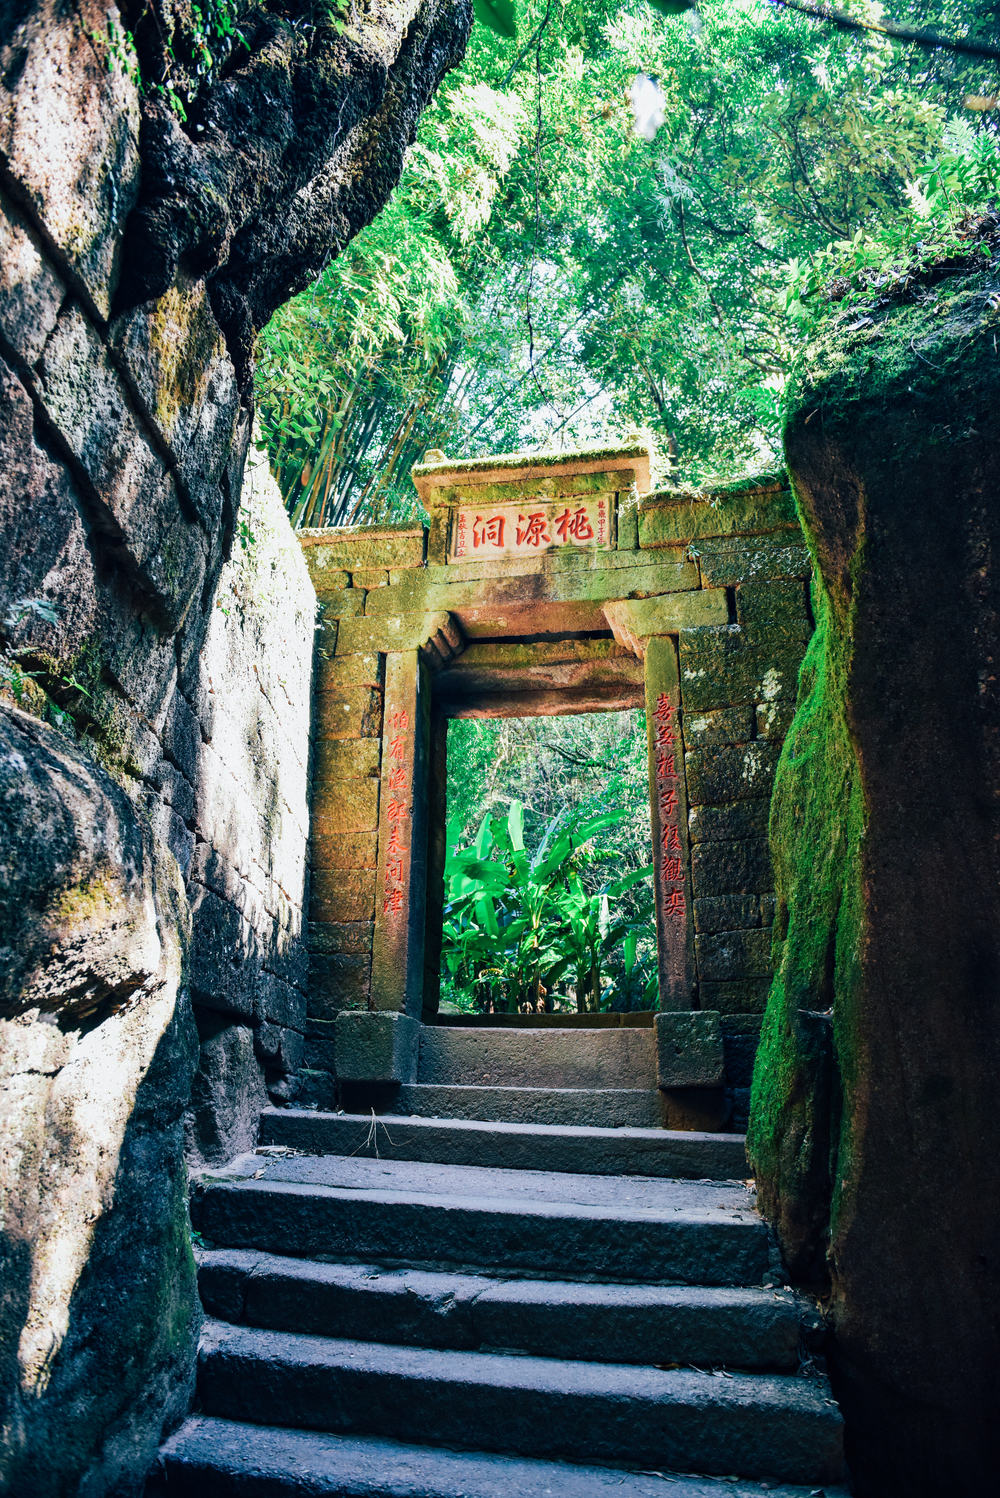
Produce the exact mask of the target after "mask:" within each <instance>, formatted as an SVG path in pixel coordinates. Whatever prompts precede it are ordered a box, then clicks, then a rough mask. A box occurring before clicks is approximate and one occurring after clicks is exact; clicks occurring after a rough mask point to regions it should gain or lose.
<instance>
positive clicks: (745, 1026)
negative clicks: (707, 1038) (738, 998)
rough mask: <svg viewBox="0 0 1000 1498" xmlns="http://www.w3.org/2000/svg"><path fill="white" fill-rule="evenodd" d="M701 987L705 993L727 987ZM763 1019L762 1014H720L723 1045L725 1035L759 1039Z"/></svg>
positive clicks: (717, 985) (721, 985) (752, 980)
mask: <svg viewBox="0 0 1000 1498" xmlns="http://www.w3.org/2000/svg"><path fill="white" fill-rule="evenodd" d="M757 981H758V980H757V979H755V978H754V979H751V980H750V982H751V984H754V983H756V982H757ZM703 986H704V988H705V990H706V991H708V990H710V989H713V988H716V987H720V988H726V987H728V985H727V984H725V983H722V984H714V983H706V984H704V985H703ZM766 996H767V992H766V990H765V998H766ZM763 1019H764V1016H763V1013H756V1014H734V1013H733V1012H732V1011H731V1010H730V1011H729V1012H728V1013H726V1012H725V1011H722V1012H720V1015H719V1025H720V1028H721V1030H722V1037H723V1043H725V1038H726V1036H727V1035H755V1036H756V1037H757V1038H758V1039H759V1038H760V1027H761V1024H762V1023H763Z"/></svg>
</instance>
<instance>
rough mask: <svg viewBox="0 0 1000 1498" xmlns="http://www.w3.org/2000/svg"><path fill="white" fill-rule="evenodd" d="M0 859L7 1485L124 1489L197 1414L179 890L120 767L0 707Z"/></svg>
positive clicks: (26, 1489) (1, 1468) (2, 1453)
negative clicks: (167, 1425) (192, 1409)
mask: <svg viewBox="0 0 1000 1498" xmlns="http://www.w3.org/2000/svg"><path fill="white" fill-rule="evenodd" d="M0 850H2V851H0V858H2V894H0V933H2V934H0V1015H2V1018H0V1032H2V1034H0V1095H2V1106H0V1134H2V1145H0V1214H2V1223H3V1231H2V1235H0V1285H2V1287H3V1288H2V1302H0V1316H2V1323H0V1324H2V1336H0V1406H2V1410H3V1439H2V1444H0V1486H2V1487H3V1489H4V1491H5V1492H7V1493H16V1494H20V1493H36V1494H46V1495H47V1494H57V1493H62V1492H66V1491H69V1490H72V1491H77V1483H78V1482H80V1481H81V1479H83V1478H84V1476H85V1475H86V1479H87V1482H88V1483H89V1485H90V1486H89V1487H88V1489H87V1490H88V1491H94V1492H104V1491H127V1486H126V1487H125V1488H122V1487H121V1486H120V1484H121V1482H122V1479H123V1477H124V1478H125V1479H126V1480H127V1479H128V1477H129V1476H131V1477H132V1479H133V1482H134V1480H135V1477H136V1476H137V1475H138V1474H140V1473H141V1472H142V1471H143V1470H144V1469H145V1467H146V1466H148V1464H149V1462H150V1461H151V1460H152V1457H153V1455H154V1454H155V1451H156V1445H157V1442H158V1439H159V1436H160V1432H161V1429H162V1427H163V1424H164V1422H165V1420H166V1421H170V1420H172V1419H177V1418H179V1417H180V1416H181V1415H183V1414H184V1413H185V1410H186V1407H187V1403H188V1400H189V1397H190V1393H191V1388H192V1384H193V1369H192V1357H193V1352H194V1345H195V1341H196V1339H197V1333H198V1326H199V1322H200V1317H199V1313H198V1311H197V1301H196V1296H195V1271H194V1262H193V1259H192V1255H191V1244H190V1237H189V1227H188V1214H187V1202H186V1181H185V1173H184V1166H183V1160H182V1153H181V1146H182V1141H183V1123H184V1110H185V1107H186V1105H187V1100H188V1093H189V1090H190V1085H191V1077H192V1073H193V1071H194V1067H195V1064H196V1060H197V1055H198V1039H197V1035H196V1033H195V1028H194V1024H193V1021H192V1018H191V1009H190V1004H189V1002H188V996H187V992H186V988H185V980H186V970H187V965H188V948H189V941H190V918H189V914H188V902H187V897H186V895H185V892H184V886H183V882H182V880H181V877H180V873H179V870H178V868H177V864H176V861H175V860H174V859H173V857H172V856H171V855H170V854H169V853H168V852H167V851H166V850H165V849H163V848H162V845H161V844H160V843H159V842H158V840H157V838H156V837H155V835H154V833H153V829H152V827H151V825H150V823H149V820H148V818H147V817H145V816H144V815H143V813H142V812H141V811H139V810H138V809H137V808H136V807H135V805H134V804H133V803H132V802H131V801H130V800H129V798H128V797H127V796H126V795H125V794H124V792H123V791H122V790H121V789H120V787H119V786H117V785H116V784H115V783H114V781H113V780H112V779H111V778H110V776H109V775H108V774H107V773H106V772H105V771H104V770H102V769H101V768H100V766H98V765H96V764H95V763H94V761H93V760H92V759H91V758H90V757H89V756H88V755H87V754H85V753H84V752H83V751H82V750H80V749H79V748H78V747H76V746H75V745H73V744H71V743H70V742H69V740H68V738H67V737H66V735H65V734H63V733H60V732H58V731H57V730H55V729H53V728H50V727H48V726H47V725H44V724H41V723H38V722H37V721H36V720H35V719H33V718H30V717H28V716H27V715H26V714H23V713H20V712H18V711H16V710H11V709H9V708H6V707H4V706H2V705H0ZM74 1409H78V1410H85V1411H86V1412H87V1417H86V1418H85V1419H83V1418H77V1419H75V1420H74V1419H72V1418H67V1411H72V1410H74Z"/></svg>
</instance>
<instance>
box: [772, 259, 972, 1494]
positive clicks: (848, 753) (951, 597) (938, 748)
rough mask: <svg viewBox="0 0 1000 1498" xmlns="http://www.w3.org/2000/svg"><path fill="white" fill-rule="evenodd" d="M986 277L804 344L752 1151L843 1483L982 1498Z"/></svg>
mask: <svg viewBox="0 0 1000 1498" xmlns="http://www.w3.org/2000/svg"><path fill="white" fill-rule="evenodd" d="M997 305H1000V300H998V284H997V278H996V276H995V275H992V274H991V273H989V272H983V273H981V274H977V275H967V276H962V277H957V278H955V277H953V278H951V279H946V280H944V281H941V282H939V283H938V284H937V285H936V286H934V287H933V289H931V288H929V287H926V286H925V287H918V288H917V291H916V293H915V294H914V293H911V294H910V295H909V296H907V297H906V298H905V299H904V298H901V299H899V300H897V301H895V302H894V303H891V304H889V305H887V306H884V307H882V308H880V309H878V310H875V311H874V312H872V313H871V316H870V317H869V318H868V319H864V320H858V321H856V323H855V324H854V326H853V327H852V328H851V329H850V330H844V329H843V328H841V329H834V331H833V332H831V333H828V334H826V335H825V336H823V337H822V338H820V339H819V340H818V341H817V342H816V343H815V344H814V345H813V347H812V348H810V349H809V351H808V353H807V355H806V357H805V358H804V361H803V364H802V367H801V369H800V373H799V379H798V384H797V387H796V388H795V391H794V394H793V397H792V409H791V415H790V418H789V422H788V427H787V432H786V450H787V454H788V461H789V466H790V470H791V474H792V479H793V483H794V487H795V492H796V497H797V500H798V505H799V512H800V515H801V519H802V524H803V527H804V530H805V533H806V536H807V538H808V540H809V544H810V548H811V550H812V553H813V558H814V562H815V568H816V583H815V585H814V608H815V613H816V621H817V629H816V633H815V635H814V636H813V640H812V643H811V644H810V647H809V652H808V655H807V657H806V660H805V662H804V664H803V668H802V675H801V680H800V690H799V700H798V710H797V713H796V717H795V720H794V723H793V725H792V728H791V730H790V732H789V735H788V738H787V739H786V741H785V746H784V749H783V751H782V755H781V761H780V764H779V767H778V774H777V781H776V786H775V793H774V801H773V804H772V810H771V850H772V856H773V859H774V867H775V875H776V881H777V892H778V910H777V915H776V919H775V927H774V931H775V947H774V959H775V969H776V977H775V980H774V985H773V988H772V990H771V995H770V1001H769V1005H768V1011H767V1017H766V1020H765V1025H764V1032H763V1037H762V1043H761V1049H760V1053H759V1056H758V1061H757V1068H756V1074H755V1079H754V1096H753V1108H752V1120H751V1128H750V1141H749V1145H750V1154H751V1158H752V1161H753V1164H754V1169H755V1173H756V1176H757V1180H758V1188H759V1199H760V1202H761V1205H762V1207H763V1209H764V1211H765V1213H766V1214H767V1216H768V1217H769V1218H770V1219H771V1221H772V1222H773V1223H774V1224H775V1226H776V1228H777V1231H778V1234H779V1237H780V1239H781V1242H782V1245H783V1248H784V1250H785V1254H786V1257H787V1259H788V1261H789V1263H790V1265H791V1267H792V1268H793V1270H794V1271H795V1273H796V1274H797V1275H798V1277H799V1278H800V1279H803V1280H806V1281H811V1282H812V1283H813V1284H814V1285H815V1286H816V1287H817V1288H818V1289H820V1290H821V1291H822V1292H824V1293H825V1292H826V1291H829V1295H830V1300H829V1322H830V1326H831V1330H832V1340H831V1351H832V1358H833V1376H834V1386H835V1389H836V1392H837V1394H838V1397H839V1398H840V1399H841V1400H842V1401H843V1406H844V1410H845V1414H846V1417H847V1430H848V1439H849V1457H850V1461H851V1464H852V1470H853V1472H854V1475H855V1479H856V1491H857V1492H858V1493H859V1494H861V1495H871V1498H876V1495H877V1498H894V1495H903V1494H905V1495H906V1498H925V1495H926V1498H931V1495H935V1498H936V1495H939V1494H941V1493H948V1494H954V1495H956V1498H966V1495H969V1498H971V1495H974V1494H975V1495H978V1494H981V1493H984V1492H987V1491H989V1490H990V1488H991V1487H992V1486H993V1484H994V1482H995V1481H996V1477H995V1446H996V1442H995V1435H994V1432H995V1428H996V1411H997V1407H998V1401H1000V1323H998V1318H997V1311H996V1307H997V1303H998V1299H1000V1254H998V1250H997V1245H998V1243H1000V1188H998V1185H997V1179H998V1173H997V1159H998V1157H1000V1110H998V1109H997V1105H996V1095H997V1078H998V1076H1000V689H998V679H1000V670H998V666H1000V571H998V569H997V557H998V556H1000V464H998V462H997V453H998V451H1000V360H998V359H997V353H996V317H995V314H994V311H993V308H994V307H995V306H997Z"/></svg>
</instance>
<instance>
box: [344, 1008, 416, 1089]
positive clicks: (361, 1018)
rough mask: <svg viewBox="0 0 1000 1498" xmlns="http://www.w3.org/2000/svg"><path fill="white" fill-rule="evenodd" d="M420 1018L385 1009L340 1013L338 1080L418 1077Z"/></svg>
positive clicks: (392, 1079)
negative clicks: (412, 1017)
mask: <svg viewBox="0 0 1000 1498" xmlns="http://www.w3.org/2000/svg"><path fill="white" fill-rule="evenodd" d="M419 1045H420V1021H419V1020H415V1019H411V1018H410V1016H409V1015H408V1014H397V1013H394V1012H393V1011H392V1010H388V1009H383V1010H381V1011H379V1012H377V1013H362V1014H358V1013H345V1014H340V1015H338V1016H337V1079H338V1081H341V1082H413V1081H416V1076H417V1053H418V1049H419Z"/></svg>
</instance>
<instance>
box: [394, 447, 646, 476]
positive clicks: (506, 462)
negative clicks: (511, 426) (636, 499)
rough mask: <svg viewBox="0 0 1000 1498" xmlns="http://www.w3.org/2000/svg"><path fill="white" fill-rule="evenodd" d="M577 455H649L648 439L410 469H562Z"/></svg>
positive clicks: (440, 472)
mask: <svg viewBox="0 0 1000 1498" xmlns="http://www.w3.org/2000/svg"><path fill="white" fill-rule="evenodd" d="M579 458H586V459H587V460H588V461H590V460H595V461H596V460H600V459H604V458H646V459H648V458H649V444H648V443H647V442H642V441H638V442H626V443H623V444H621V445H619V446H615V447H607V446H598V447H579V448H574V449H573V450H572V451H571V452H558V453H502V454H500V455H499V456H498V457H490V456H486V457H482V458H459V459H452V458H446V459H445V460H444V462H441V463H416V464H414V466H413V468H412V469H411V470H410V472H411V473H412V474H413V476H414V478H442V477H443V476H444V475H445V474H455V475H456V476H458V475H461V474H467V473H468V474H471V473H485V472H489V471H491V470H493V469H501V468H511V469H520V468H531V469H536V468H561V467H562V466H563V465H564V464H565V463H569V462H572V461H574V460H576V459H579Z"/></svg>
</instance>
